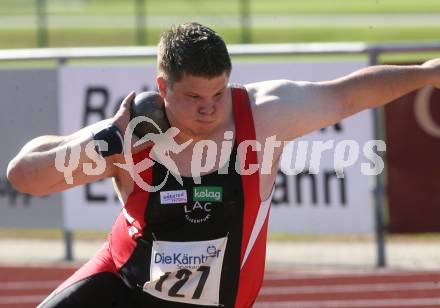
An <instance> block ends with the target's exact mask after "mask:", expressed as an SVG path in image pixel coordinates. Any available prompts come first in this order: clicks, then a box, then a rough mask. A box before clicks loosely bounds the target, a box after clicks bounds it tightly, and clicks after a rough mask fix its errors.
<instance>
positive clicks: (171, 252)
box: [143, 237, 227, 306]
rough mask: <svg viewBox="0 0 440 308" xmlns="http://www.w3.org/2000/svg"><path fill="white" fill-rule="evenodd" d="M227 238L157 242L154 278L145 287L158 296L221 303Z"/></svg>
mask: <svg viewBox="0 0 440 308" xmlns="http://www.w3.org/2000/svg"><path fill="white" fill-rule="evenodd" d="M226 243H227V238H226V237H224V238H219V239H215V240H209V241H198V242H166V241H153V247H152V252H151V263H150V281H148V282H146V283H145V284H144V287H143V290H144V291H145V292H147V293H149V294H151V295H153V296H156V297H158V298H161V299H164V300H168V301H174V302H181V303H188V304H196V305H207V306H218V305H219V293H220V278H221V272H222V266H223V257H224V253H225V249H226Z"/></svg>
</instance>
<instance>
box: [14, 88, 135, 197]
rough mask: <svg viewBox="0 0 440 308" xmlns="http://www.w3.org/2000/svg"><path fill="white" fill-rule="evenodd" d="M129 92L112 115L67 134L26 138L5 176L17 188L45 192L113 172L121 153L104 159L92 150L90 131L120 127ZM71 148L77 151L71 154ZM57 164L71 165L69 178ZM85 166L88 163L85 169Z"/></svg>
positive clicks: (129, 98) (38, 192)
mask: <svg viewBox="0 0 440 308" xmlns="http://www.w3.org/2000/svg"><path fill="white" fill-rule="evenodd" d="M133 96H134V95H133V93H132V94H131V95H129V96H127V98H126V100H124V102H123V104H122V106H121V108H120V109H119V111H118V113H117V114H116V115H115V116H114V117H113V118H112V119H108V120H104V121H101V122H98V123H95V124H93V125H90V126H87V127H85V128H83V129H81V130H79V131H77V132H75V133H73V134H71V135H68V136H41V137H37V138H35V139H33V140H31V141H29V142H28V143H27V144H26V145H25V146H24V147H23V148H22V149H21V151H20V152H19V153H18V154H17V155H16V156H15V157H14V158H13V159H12V160H11V161H10V162H9V165H8V169H7V177H8V180H9V181H10V182H11V183H12V185H13V186H14V187H15V188H16V189H17V190H19V191H21V192H24V193H28V194H32V195H47V194H51V193H54V192H59V191H62V190H65V189H68V188H71V187H74V186H77V185H81V184H86V183H91V182H94V181H97V180H100V179H103V178H106V177H112V176H114V175H115V171H116V168H115V165H114V164H113V162H115V160H117V159H120V157H119V156H122V155H112V156H108V157H106V158H105V161H104V158H102V157H101V156H99V154H98V153H97V152H96V151H95V150H94V142H93V136H92V133H96V132H97V131H99V130H101V129H103V128H105V127H106V126H108V124H109V123H114V124H116V125H117V126H118V127H119V128H120V129H121V130H122V131H124V130H125V128H126V126H127V123H128V119H129V114H128V112H127V110H128V109H127V106H128V105H127V104H128V103H129V102H131V99H132V98H133ZM86 147H87V149H86ZM74 148H75V149H76V153H77V154H75V155H72V154H73V152H74V151H73V150H72V149H74ZM56 160H57V161H56ZM85 164H86V165H85ZM98 164H99V165H98ZM57 166H58V168H57ZM59 166H64V167H69V169H72V170H71V174H70V175H71V176H70V175H69V179H70V180H68V179H66V177H65V173H64V172H61V171H59ZM85 166H88V167H86V169H85V168H84V167H85ZM98 168H99V169H98ZM92 169H93V171H92V172H90V170H92Z"/></svg>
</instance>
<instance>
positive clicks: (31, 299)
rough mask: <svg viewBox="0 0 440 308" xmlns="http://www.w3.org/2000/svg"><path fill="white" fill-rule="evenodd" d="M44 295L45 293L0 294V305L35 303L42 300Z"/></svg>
mask: <svg viewBox="0 0 440 308" xmlns="http://www.w3.org/2000/svg"><path fill="white" fill-rule="evenodd" d="M45 297H47V295H20V296H0V305H11V304H33V303H35V304H37V303H40V302H41V301H43V299H44V298H45Z"/></svg>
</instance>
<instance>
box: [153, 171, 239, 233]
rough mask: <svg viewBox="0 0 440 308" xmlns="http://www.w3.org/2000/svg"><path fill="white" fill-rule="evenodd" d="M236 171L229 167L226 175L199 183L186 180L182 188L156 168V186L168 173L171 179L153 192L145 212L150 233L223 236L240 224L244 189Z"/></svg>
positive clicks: (164, 172)
mask: <svg viewBox="0 0 440 308" xmlns="http://www.w3.org/2000/svg"><path fill="white" fill-rule="evenodd" d="M233 169H234V168H231V167H230V168H228V169H227V170H226V172H225V174H218V172H214V173H211V174H207V175H203V176H201V177H200V178H199V180H198V181H195V180H194V178H188V177H183V178H182V182H183V185H181V184H180V183H179V182H178V181H177V179H175V178H174V176H173V175H171V174H169V173H168V172H167V170H166V169H164V168H163V167H162V166H156V167H155V168H154V174H153V183H154V184H156V183H159V182H160V181H161V179H162V178H165V177H167V174H168V179H167V181H166V183H165V185H164V186H163V187H162V188H161V189H160V190H159V191H157V192H152V193H150V196H149V200H148V204H147V207H146V212H145V221H146V224H147V226H148V228H149V230H151V231H152V232H153V233H154V232H160V233H161V234H167V233H169V230H172V231H170V232H171V233H172V234H176V233H177V234H178V233H179V232H181V234H185V233H186V232H187V231H191V232H192V231H194V230H197V231H199V232H202V233H203V232H205V233H206V235H208V234H209V233H211V232H212V231H214V230H216V231H218V232H219V233H220V234H224V232H225V231H227V230H228V229H230V228H232V227H233V226H234V225H237V224H240V223H241V220H242V212H243V189H242V183H241V177H240V175H238V174H236V173H235V172H234V170H233ZM196 234H197V236H200V235H201V234H198V233H196ZM202 237H203V236H202Z"/></svg>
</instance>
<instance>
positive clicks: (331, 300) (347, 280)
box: [0, 266, 440, 308]
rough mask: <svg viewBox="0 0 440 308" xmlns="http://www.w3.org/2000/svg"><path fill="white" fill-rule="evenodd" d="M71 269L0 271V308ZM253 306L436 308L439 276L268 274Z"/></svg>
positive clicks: (32, 302) (34, 295)
mask: <svg viewBox="0 0 440 308" xmlns="http://www.w3.org/2000/svg"><path fill="white" fill-rule="evenodd" d="M74 270H75V268H74V267H73V266H54V267H36V266H32V267H17V266H15V267H14V266H0V308H6V307H8V308H30V307H35V306H36V304H37V303H39V302H40V301H41V300H42V299H43V298H44V297H45V296H46V295H48V294H49V293H50V291H51V290H52V289H54V288H55V287H56V286H57V285H58V284H59V283H60V282H61V281H62V280H63V279H65V278H66V277H67V276H69V275H70V274H71V273H72V272H73V271H74ZM254 307H256V308H262V307H301V308H312V307H313V308H321V307H324V308H325V307H335V308H344V307H356V308H360V307H361V308H371V307H381V308H388V307H390V308H391V307H413V308H416V307H440V271H435V272H434V271H388V270H385V271H374V270H371V271H363V272H359V271H357V272H354V271H352V272H348V271H345V272H342V273H341V272H340V271H339V272H335V271H333V272H328V271H327V272H323V271H321V272H301V271H298V270H293V269H285V270H282V269H279V270H270V271H267V272H266V275H265V281H264V284H263V288H262V289H261V292H260V296H259V297H258V300H257V303H256V304H255V306H254Z"/></svg>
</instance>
